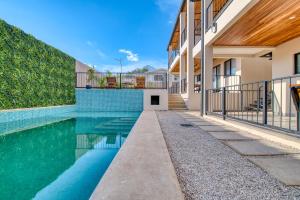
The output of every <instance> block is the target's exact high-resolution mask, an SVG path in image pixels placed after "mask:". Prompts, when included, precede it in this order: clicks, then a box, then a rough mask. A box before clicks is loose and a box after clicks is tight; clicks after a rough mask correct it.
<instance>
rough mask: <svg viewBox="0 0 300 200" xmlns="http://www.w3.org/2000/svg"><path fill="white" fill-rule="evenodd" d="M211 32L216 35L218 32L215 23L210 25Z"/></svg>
mask: <svg viewBox="0 0 300 200" xmlns="http://www.w3.org/2000/svg"><path fill="white" fill-rule="evenodd" d="M211 31H212V32H213V33H216V32H217V31H218V25H217V23H216V22H214V23H212V25H211Z"/></svg>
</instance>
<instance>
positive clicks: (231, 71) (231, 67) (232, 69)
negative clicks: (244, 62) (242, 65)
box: [224, 59, 236, 76]
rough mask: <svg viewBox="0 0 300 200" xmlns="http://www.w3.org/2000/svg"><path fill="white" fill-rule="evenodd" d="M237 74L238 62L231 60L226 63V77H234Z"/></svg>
mask: <svg viewBox="0 0 300 200" xmlns="http://www.w3.org/2000/svg"><path fill="white" fill-rule="evenodd" d="M235 74H236V60H235V59H230V60H227V61H226V62H225V63H224V75H225V76H234V75H235Z"/></svg>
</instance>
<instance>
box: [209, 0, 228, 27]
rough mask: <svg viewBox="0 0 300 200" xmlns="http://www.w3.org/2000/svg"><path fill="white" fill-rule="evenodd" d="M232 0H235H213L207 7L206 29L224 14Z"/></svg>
mask: <svg viewBox="0 0 300 200" xmlns="http://www.w3.org/2000/svg"><path fill="white" fill-rule="evenodd" d="M232 1H233V0H211V2H210V4H209V5H208V7H207V9H206V31H208V30H209V29H210V28H211V27H212V25H213V23H214V22H215V21H216V20H217V19H218V18H219V16H220V15H222V13H223V12H224V10H225V9H226V8H227V6H228V5H229V4H230V3H231V2H232Z"/></svg>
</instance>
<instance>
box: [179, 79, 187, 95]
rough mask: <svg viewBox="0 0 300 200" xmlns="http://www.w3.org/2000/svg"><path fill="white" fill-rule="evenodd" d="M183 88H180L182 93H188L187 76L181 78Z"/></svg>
mask: <svg viewBox="0 0 300 200" xmlns="http://www.w3.org/2000/svg"><path fill="white" fill-rule="evenodd" d="M180 86H181V88H180V90H181V93H182V94H184V93H186V92H187V82H186V78H184V79H182V80H181V85H180Z"/></svg>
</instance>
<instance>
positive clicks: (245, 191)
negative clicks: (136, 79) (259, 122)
mask: <svg viewBox="0 0 300 200" xmlns="http://www.w3.org/2000/svg"><path fill="white" fill-rule="evenodd" d="M157 116H158V118H159V121H160V125H161V128H162V130H163V133H164V137H165V140H166V143H167V146H168V149H169V153H170V156H171V159H172V162H173V164H174V167H175V170H176V173H177V176H178V179H179V182H180V184H181V188H182V191H183V193H184V194H185V198H186V199H187V200H190V199H205V200H208V199H213V200H218V199H222V200H223V199H224V200H225V199H228V200H234V199H238V200H242V199H247V200H248V199H249V200H252V199H253V200H254V199H255V200H256V199H257V200H265V199H272V200H276V199H278V200H284V199H289V200H296V199H300V188H296V187H287V186H285V185H283V184H282V183H280V182H279V181H278V180H276V179H275V178H273V177H272V176H270V175H269V174H267V173H266V172H264V171H263V170H262V169H261V168H259V167H257V166H256V165H254V164H253V163H251V162H249V161H248V160H247V159H246V158H244V157H242V156H241V155H239V154H237V153H236V152H234V151H233V150H232V149H230V148H229V147H227V146H225V145H224V144H222V143H221V142H219V141H218V140H216V139H215V138H213V137H212V136H210V135H209V134H208V133H206V132H204V131H202V130H201V129H199V128H197V127H189V128H184V127H182V126H180V124H181V123H188V122H187V121H186V120H185V119H184V118H182V117H181V116H179V115H178V114H176V113H175V112H169V111H168V112H157Z"/></svg>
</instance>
